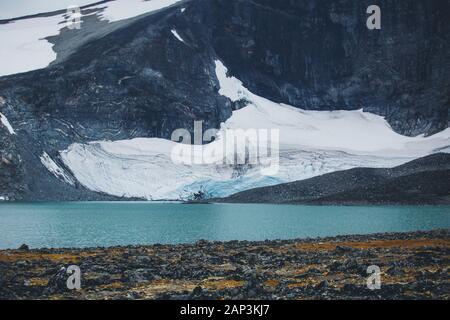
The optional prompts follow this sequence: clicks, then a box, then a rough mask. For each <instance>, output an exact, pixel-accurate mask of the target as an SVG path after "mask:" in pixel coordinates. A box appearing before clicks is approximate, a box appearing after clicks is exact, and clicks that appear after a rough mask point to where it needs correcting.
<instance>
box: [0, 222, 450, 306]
mask: <svg viewBox="0 0 450 320" xmlns="http://www.w3.org/2000/svg"><path fill="white" fill-rule="evenodd" d="M70 265H77V266H79V267H80V270H81V289H80V290H69V289H67V285H66V282H67V281H66V280H67V278H68V275H67V274H66V272H65V268H67V267H68V266H70ZM371 265H377V266H379V267H380V269H381V289H380V290H369V289H368V288H367V278H368V277H369V275H368V274H367V268H368V267H369V266H371ZM449 267H450V229H447V230H437V231H432V232H415V233H401V234H378V235H370V236H341V237H336V238H324V239H306V240H289V241H265V242H238V241H233V242H226V243H221V242H207V241H199V242H197V243H196V244H191V245H153V246H137V247H114V248H106V249H105V248H92V249H41V250H29V249H28V248H27V247H26V246H22V247H21V249H19V250H4V251H0V299H445V300H447V299H450V272H449V270H450V269H449Z"/></svg>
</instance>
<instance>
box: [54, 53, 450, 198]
mask: <svg viewBox="0 0 450 320" xmlns="http://www.w3.org/2000/svg"><path fill="white" fill-rule="evenodd" d="M216 75H217V78H218V80H219V83H220V91H219V92H220V94H222V95H225V96H227V97H229V98H230V99H231V100H234V101H236V100H239V99H245V100H247V101H248V102H249V105H248V106H246V107H245V108H243V109H241V110H238V111H235V112H234V113H233V115H232V117H231V118H230V119H228V120H227V121H226V122H225V123H223V124H222V126H221V129H220V131H219V134H218V139H217V140H216V141H214V142H212V143H210V144H209V145H205V146H198V147H197V148H202V149H204V150H207V149H211V148H212V149H214V148H215V144H217V143H221V141H220V139H221V137H223V136H226V132H227V130H235V129H250V128H254V129H259V128H264V129H279V130H280V170H279V172H278V173H277V174H275V175H272V176H265V175H263V174H261V171H260V168H258V166H248V167H245V168H236V167H235V166H232V165H226V164H221V163H215V164H208V165H205V164H199V165H195V164H192V165H188V164H182V163H174V162H173V161H172V159H171V152H172V150H174V148H175V147H180V145H179V144H178V143H175V142H172V141H168V140H163V139H153V138H139V139H133V140H124V141H114V142H111V141H97V142H92V143H89V144H87V145H84V144H73V145H71V146H70V147H69V148H68V149H67V150H65V151H63V152H61V157H62V159H63V161H64V163H65V164H66V165H67V166H68V167H69V168H70V169H71V171H72V172H73V173H74V175H75V177H76V179H77V180H78V181H79V182H80V183H81V184H83V185H84V186H86V187H87V188H89V189H91V190H94V191H101V192H105V193H108V194H111V195H116V196H125V197H141V198H145V199H149V200H161V199H164V200H179V199H186V198H188V197H189V196H190V195H192V194H193V193H195V192H198V191H199V190H202V191H205V192H207V193H209V194H210V195H211V196H215V197H217V196H227V195H230V194H232V193H235V192H238V191H242V190H246V189H249V188H255V187H261V186H267V185H273V184H277V183H282V182H290V181H295V180H302V179H307V178H310V177H314V176H317V175H321V174H324V173H328V172H333V171H337V170H345V169H350V168H354V167H394V166H397V165H400V164H403V163H406V162H408V161H410V160H412V159H415V158H417V157H421V156H425V155H428V154H430V153H433V152H436V151H438V150H444V149H445V148H448V146H450V129H447V130H445V131H443V132H441V133H439V134H437V135H434V136H432V137H423V136H419V137H413V138H411V137H405V136H402V135H399V134H397V133H395V132H394V131H393V130H392V129H391V127H390V126H389V125H388V124H387V122H386V121H385V120H384V119H383V118H382V117H379V116H376V115H373V114H370V113H367V112H363V111H331V112H328V111H306V110H301V109H297V108H294V107H291V106H288V105H284V104H277V103H274V102H272V101H270V100H267V99H264V98H262V97H259V96H257V95H255V94H253V93H251V92H250V91H249V90H247V89H246V88H245V87H244V86H243V85H242V82H241V81H239V80H238V79H236V78H233V77H229V76H227V69H226V67H225V66H224V65H223V64H222V63H221V62H220V61H216ZM224 156H225V155H224Z"/></svg>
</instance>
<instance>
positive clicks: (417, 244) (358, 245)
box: [295, 239, 450, 251]
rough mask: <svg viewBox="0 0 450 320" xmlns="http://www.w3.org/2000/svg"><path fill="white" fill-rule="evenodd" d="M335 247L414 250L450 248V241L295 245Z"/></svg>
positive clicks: (300, 245)
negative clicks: (421, 248)
mask: <svg viewBox="0 0 450 320" xmlns="http://www.w3.org/2000/svg"><path fill="white" fill-rule="evenodd" d="M337 246H344V247H350V248H354V249H370V248H381V249H383V248H406V249H414V248H420V247H425V246H427V247H450V239H418V240H377V241H367V242H353V241H345V242H325V243H297V244H296V245H295V248H296V249H298V250H305V251H313V250H326V251H331V250H335V249H336V247H337Z"/></svg>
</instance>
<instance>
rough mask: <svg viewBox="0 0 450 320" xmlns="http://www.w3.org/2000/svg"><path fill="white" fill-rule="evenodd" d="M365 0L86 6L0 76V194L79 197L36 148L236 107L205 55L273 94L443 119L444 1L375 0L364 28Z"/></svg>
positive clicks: (408, 119)
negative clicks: (31, 58) (92, 9)
mask: <svg viewBox="0 0 450 320" xmlns="http://www.w3.org/2000/svg"><path fill="white" fill-rule="evenodd" d="M370 4H372V1H365V0H363V1H360V0H352V1H350V0H340V1H329V0H308V1H306V0H305V1H300V0H297V1H294V0H291V1H271V0H254V1H250V0H192V1H185V2H183V3H182V4H180V5H178V6H173V7H172V8H168V9H166V10H162V11H160V12H158V13H155V14H147V15H142V16H139V17H136V18H133V19H129V20H126V21H120V22H114V23H110V24H108V23H105V22H101V21H98V19H97V18H95V16H89V17H86V18H85V23H84V24H83V28H82V29H81V30H66V29H64V30H63V32H62V33H61V35H60V36H57V37H52V38H49V41H51V42H52V43H54V44H55V47H54V48H55V50H56V51H57V52H58V59H57V60H56V61H55V62H54V63H52V64H51V65H50V66H49V67H48V68H46V69H42V70H37V71H33V72H28V73H24V74H19V75H13V76H7V77H3V78H0V96H1V97H2V98H3V99H4V101H5V103H4V104H3V105H2V106H0V111H1V112H2V113H4V114H5V115H7V117H8V119H9V120H10V121H11V122H12V123H14V129H15V130H16V132H17V136H10V135H8V134H7V132H6V131H5V128H3V127H0V132H1V135H0V153H1V155H2V159H9V160H8V161H3V160H2V162H1V164H0V170H1V173H0V179H1V183H0V193H3V194H5V193H6V194H10V195H11V196H12V197H14V198H19V199H37V198H39V199H47V198H48V199H50V198H52V197H53V196H52V195H50V194H51V192H47V191H46V190H47V189H49V188H50V189H52V188H54V189H55V192H56V191H58V192H59V194H62V195H58V196H54V197H55V198H57V199H59V198H67V197H68V198H72V197H73V198H76V199H78V198H85V197H86V194H89V192H88V191H86V190H84V189H83V188H82V187H81V186H77V189H76V190H74V188H73V187H71V186H69V185H65V184H63V183H61V182H59V181H55V180H56V179H55V178H54V177H53V176H52V175H51V174H49V173H48V172H46V171H45V168H43V167H42V165H41V164H40V161H39V156H40V155H41V154H42V152H43V151H46V152H47V153H48V154H50V156H52V157H53V158H54V159H56V160H55V161H57V159H58V153H57V152H58V151H59V150H62V149H65V148H66V147H67V146H68V145H70V144H71V143H73V142H87V141H93V140H99V139H102V140H104V139H111V140H116V139H128V138H133V137H163V138H169V137H170V135H171V133H172V131H173V130H174V129H177V128H180V127H183V128H191V129H192V126H193V122H194V120H204V121H205V124H204V128H205V129H207V128H211V127H218V126H219V124H220V123H221V122H222V121H224V120H226V119H227V118H228V117H229V116H230V115H231V111H232V109H233V108H235V107H236V106H233V105H232V104H231V103H230V101H228V100H227V99H226V98H224V97H222V96H220V95H219V94H218V82H217V79H216V77H215V72H214V60H215V59H221V60H222V61H223V62H224V64H225V65H226V66H227V67H228V68H229V69H230V72H231V73H232V74H233V75H235V76H236V77H238V78H239V79H241V80H242V81H243V82H244V84H245V86H247V87H248V88H249V89H250V90H252V91H254V92H255V93H258V94H260V95H262V96H265V97H267V98H271V99H273V100H275V101H279V102H285V103H289V104H292V105H294V106H297V107H300V108H304V109H314V110H335V109H360V108H364V110H366V111H370V112H374V113H376V114H379V115H383V116H386V117H387V119H388V121H389V122H390V124H391V125H392V127H393V128H394V129H395V130H396V131H398V132H400V133H403V134H407V135H417V134H420V133H425V134H432V133H435V132H438V131H441V130H443V129H444V128H446V127H448V124H449V105H450V25H449V24H448V17H449V16H450V5H449V2H448V1H440V0H432V1H425V0H421V1H399V0H396V1H394V0H380V1H377V4H378V5H379V6H380V7H381V9H382V30H374V31H369V30H368V29H367V28H366V18H367V16H368V15H367V14H366V8H367V6H368V5H370ZM181 5H182V6H183V7H185V8H186V11H185V12H183V13H182V12H181V11H180V7H181ZM172 29H176V30H177V32H178V33H179V34H180V35H181V37H182V38H183V39H184V40H185V43H183V42H181V41H179V40H177V39H176V38H175V37H174V36H173V35H172V33H171V30H172ZM37 194H39V196H37ZM64 195H65V196H64ZM72 195H73V196H72ZM92 197H94V198H95V195H92Z"/></svg>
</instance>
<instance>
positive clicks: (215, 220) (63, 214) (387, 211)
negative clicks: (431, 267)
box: [0, 202, 450, 249]
mask: <svg viewBox="0 0 450 320" xmlns="http://www.w3.org/2000/svg"><path fill="white" fill-rule="evenodd" d="M437 228H450V207H449V206H424V207H421V206H381V207H379V206H373V207H372V206H371V207H363V206H360V207H344V206H343V207H340V206H284V205H254V204H249V205H247V204H246V205H242V204H211V205H185V204H177V203H156V204H155V203H144V202H71V203H30V204H27V203H21V204H19V203H3V204H0V248H1V249H6V248H18V247H19V246H20V245H21V244H23V243H26V244H28V245H29V246H30V247H31V248H55V247H64V248H66V247H96V246H102V247H108V246H117V245H145V244H155V243H161V244H176V243H192V242H195V241H197V240H200V239H207V240H211V241H215V240H220V241H228V240H266V239H269V240H274V239H295V238H307V237H311V238H315V237H324V236H336V235H348V234H370V233H378V232H406V231H417V230H431V229H437Z"/></svg>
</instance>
